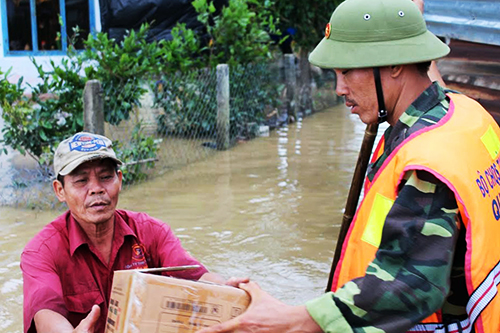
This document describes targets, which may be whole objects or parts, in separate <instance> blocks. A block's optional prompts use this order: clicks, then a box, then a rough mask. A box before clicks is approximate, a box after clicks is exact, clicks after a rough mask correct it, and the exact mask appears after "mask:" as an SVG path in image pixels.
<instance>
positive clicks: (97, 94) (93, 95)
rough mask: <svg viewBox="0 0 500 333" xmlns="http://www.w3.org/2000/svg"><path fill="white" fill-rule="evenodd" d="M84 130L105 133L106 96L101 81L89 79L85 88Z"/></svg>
mask: <svg viewBox="0 0 500 333" xmlns="http://www.w3.org/2000/svg"><path fill="white" fill-rule="evenodd" d="M83 122H84V125H83V130H84V131H86V132H90V133H95V134H100V135H104V98H103V93H102V87H101V82H99V81H98V80H89V81H87V83H86V84H85V89H84V90H83Z"/></svg>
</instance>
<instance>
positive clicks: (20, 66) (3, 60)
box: [0, 0, 101, 84]
mask: <svg viewBox="0 0 500 333" xmlns="http://www.w3.org/2000/svg"><path fill="white" fill-rule="evenodd" d="M94 7H95V22H96V30H97V31H101V15H100V10H99V0H94ZM0 13H1V8H0ZM0 27H2V15H0ZM1 30H2V29H1V28H0V70H1V71H2V72H4V73H5V72H6V71H7V70H8V69H9V68H11V67H12V71H11V73H10V76H9V78H8V79H9V81H10V82H17V81H18V80H19V78H20V77H23V78H24V82H28V83H30V84H36V83H37V82H39V79H38V75H37V72H36V69H35V66H34V65H33V63H32V62H31V60H30V59H29V57H27V56H22V57H20V56H7V57H6V56H5V55H4V49H3V41H4V39H3V31H1ZM35 59H36V62H37V63H38V64H39V65H42V66H43V67H44V69H50V68H51V67H50V60H51V59H52V60H53V61H54V62H55V63H56V64H59V63H60V62H61V60H62V59H63V56H36V57H35Z"/></svg>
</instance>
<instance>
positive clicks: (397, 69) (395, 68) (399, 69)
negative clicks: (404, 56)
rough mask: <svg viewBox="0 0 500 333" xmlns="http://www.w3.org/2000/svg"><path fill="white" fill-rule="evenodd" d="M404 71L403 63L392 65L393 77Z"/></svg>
mask: <svg viewBox="0 0 500 333" xmlns="http://www.w3.org/2000/svg"><path fill="white" fill-rule="evenodd" d="M402 71H403V66H401V65H394V66H391V67H390V72H391V77H393V78H396V77H398V76H400V75H401V72H402Z"/></svg>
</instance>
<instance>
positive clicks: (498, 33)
mask: <svg viewBox="0 0 500 333" xmlns="http://www.w3.org/2000/svg"><path fill="white" fill-rule="evenodd" d="M424 17H425V20H426V21H427V27H428V28H429V30H431V31H432V32H433V33H434V34H436V35H438V36H442V37H449V38H454V39H458V40H463V41H470V42H476V43H483V44H491V45H499V46H500V1H499V0H466V1H456V0H426V1H425V15H424Z"/></svg>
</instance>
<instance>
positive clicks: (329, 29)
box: [325, 23, 332, 39]
mask: <svg viewBox="0 0 500 333" xmlns="http://www.w3.org/2000/svg"><path fill="white" fill-rule="evenodd" d="M331 33H332V25H331V23H328V24H327V25H326V28H325V37H326V38H327V39H328V38H330V34H331Z"/></svg>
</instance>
